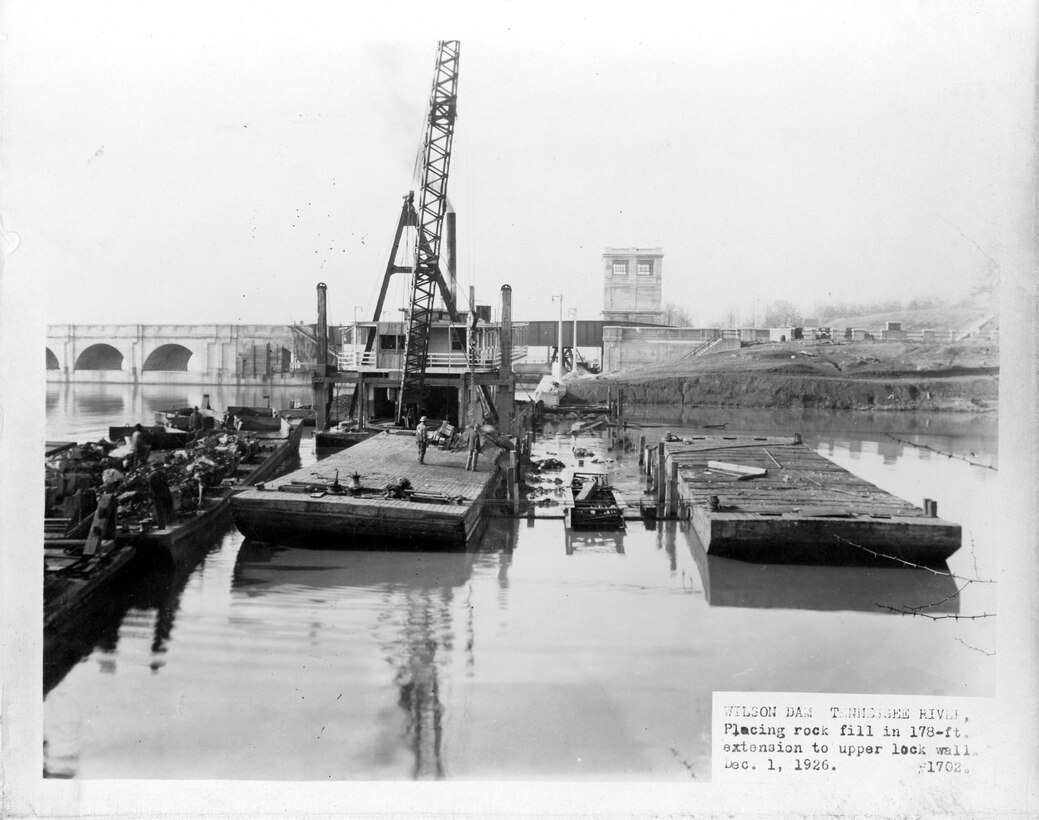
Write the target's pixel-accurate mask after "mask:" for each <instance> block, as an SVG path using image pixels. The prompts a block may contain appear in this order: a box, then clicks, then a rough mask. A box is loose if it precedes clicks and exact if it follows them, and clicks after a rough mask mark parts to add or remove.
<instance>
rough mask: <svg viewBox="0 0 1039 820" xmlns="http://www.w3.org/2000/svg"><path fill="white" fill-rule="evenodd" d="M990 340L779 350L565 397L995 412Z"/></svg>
mask: <svg viewBox="0 0 1039 820" xmlns="http://www.w3.org/2000/svg"><path fill="white" fill-rule="evenodd" d="M998 358H999V351H998V348H997V347H996V345H995V344H994V343H992V342H974V341H966V342H957V343H949V344H935V343H930V344H923V343H921V344H909V343H904V342H861V343H857V342H850V343H829V342H785V343H780V344H767V345H766V344H762V345H754V346H751V347H745V348H743V349H741V350H738V351H731V352H728V353H718V354H708V355H704V356H697V357H691V358H689V359H684V360H680V361H676V362H669V363H666V364H660V365H654V366H649V367H644V368H640V369H638V370H634V371H628V372H619V373H612V374H609V375H600V376H596V377H592V378H582V379H577V380H575V381H572V382H570V383H569V384H568V387H567V397H568V399H571V400H574V401H578V402H593V403H598V402H602V401H605V400H606V399H607V398H608V396H610V395H613V396H616V395H617V393H618V389H619V388H623V396H624V402H625V404H628V403H634V404H670V405H681V406H686V407H694V406H728V407H773V408H802V407H805V408H818V409H834V410H955V411H967V412H984V411H994V410H995V409H996V407H997V400H998V391H999V366H998Z"/></svg>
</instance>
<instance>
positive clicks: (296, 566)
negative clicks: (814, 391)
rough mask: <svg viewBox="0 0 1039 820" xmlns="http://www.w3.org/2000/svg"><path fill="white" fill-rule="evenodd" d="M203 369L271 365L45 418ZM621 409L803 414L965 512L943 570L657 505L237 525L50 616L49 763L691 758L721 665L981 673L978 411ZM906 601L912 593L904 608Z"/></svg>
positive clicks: (175, 397)
mask: <svg viewBox="0 0 1039 820" xmlns="http://www.w3.org/2000/svg"><path fill="white" fill-rule="evenodd" d="M203 391H207V392H209V393H210V396H211V401H212V404H213V407H215V408H219V407H223V406H225V405H226V404H260V403H262V402H263V401H264V399H263V394H264V392H266V391H263V390H261V389H259V388H257V389H251V390H243V391H241V392H240V393H232V392H229V391H225V390H221V389H218V388H212V389H209V388H193V387H187V388H184V387H165V386H157V385H156V386H143V387H136V388H130V387H123V386H106V385H75V386H58V385H51V386H49V388H48V392H47V438H48V439H51V440H79V441H83V440H91V439H96V438H98V437H100V436H102V435H104V434H105V433H106V432H107V428H108V425H109V424H121V423H124V422H135V421H138V420H142V419H150V418H151V411H153V410H155V409H162V408H166V407H173V406H186V405H190V404H197V403H198V401H199V398H200V396H201V393H202V392H203ZM306 393H307V391H305V390H302V391H296V392H292V391H283V393H278V392H275V393H274V394H273V395H272V396H271V402H272V404H273V405H274V406H277V407H285V406H288V402H289V400H290V399H293V398H297V399H301V400H306V399H307V398H308V397H307V395H306ZM629 419H632V420H637V421H639V422H641V423H644V424H646V425H647V427H646V429H647V430H648V431H653V430H656V429H663V428H655V427H649V426H648V425H651V424H660V425H665V426H666V427H667V428H668V429H671V430H674V431H675V432H678V433H682V432H689V431H692V430H695V431H696V432H697V433H700V434H702V433H703V432H704V430H703V426H704V425H709V424H726V425H727V427H726V432H727V433H756V434H784V435H786V434H792V433H794V432H801V433H802V434H803V435H804V438H805V441H806V443H807V444H808V445H809V446H811V447H813V448H814V449H816V450H817V451H818V452H820V453H822V454H823V455H826V456H827V457H829V458H831V459H833V460H834V461H836V462H838V463H839V464H841V465H842V466H844V467H846V468H848V469H850V470H852V471H853V472H855V473H857V474H859V475H861V476H862V477H864V478H866V479H867V480H869V481H872V482H873V483H875V484H877V485H879V486H881V487H882V488H884V489H886V490H888V491H889V492H893V493H895V494H897V495H899V496H902V497H903V498H906V499H908V500H910V501H912V502H913V503H915V504H918V505H921V504H922V501H923V498H925V497H926V498H932V499H935V500H936V501H937V502H938V511H939V514H940V515H942V516H943V517H946V518H949V519H951V520H953V521H955V522H957V523H960V524H961V525H962V526H963V533H964V536H963V547H962V548H961V549H960V551H959V552H958V553H956V555H954V556H953V558H952V559H951V560H950V562H949V569H950V570H951V571H952V573H954V574H955V575H957V576H960V577H961V579H962V580H955V581H954V580H953V579H951V578H948V577H944V576H935V575H934V574H933V573H930V572H927V571H924V570H916V569H911V568H905V567H891V568H887V567H885V568H862V567H856V568H838V567H800V566H770V565H763V564H749V563H742V562H739V561H733V560H728V559H722V558H716V557H713V556H711V557H708V556H706V555H705V554H704V552H703V549H702V547H701V546H700V545H699V542H698V541H697V539H696V536H695V535H694V534H693V533H692V531H691V530H689V529H688V527H687V525H685V524H678V523H674V522H668V523H666V524H665V525H663V526H661V527H658V528H656V529H648V528H647V527H646V526H645V525H644V524H642V523H641V522H634V521H633V522H629V526H628V529H627V532H625V533H622V534H614V533H601V534H595V533H591V534H584V535H581V536H568V535H567V533H566V531H565V530H564V527H563V522H562V521H560V520H537V521H536V522H529V523H528V522H527V521H526V520H522V521H514V520H510V519H505V518H500V519H494V520H492V522H491V524H490V526H489V528H488V531H487V533H486V535H485V536H484V538H483V539H482V542H481V544H480V545H479V547H478V549H476V550H474V551H471V552H470V553H468V554H443V553H422V552H414V553H401V552H385V553H383V552H373V551H366V552H338V551H321V550H306V549H288V548H279V547H272V546H266V545H261V544H257V543H252V542H244V541H243V538H242V536H241V535H239V534H238V533H237V532H235V531H231V532H228V533H226V534H224V535H223V536H221V537H219V538H217V539H216V540H214V541H213V542H212V543H211V544H207V545H203V546H202V547H200V549H199V551H198V556H197V560H196V561H194V562H192V563H191V565H189V566H181V567H175V568H167V569H166V570H156V571H155V572H153V573H150V574H148V575H145V576H143V577H134V578H131V579H129V580H128V582H127V583H126V584H125V585H124V586H123V587H122V588H121V589H120V590H119V592H118V594H116V595H113V596H112V598H111V599H109V600H107V601H106V602H105V604H104V606H102V607H99V611H98V612H96V613H94V614H93V615H92V617H91V618H89V619H86V620H85V621H84V623H83V624H81V627H80V629H78V630H77V632H76V634H70V635H67V636H65V637H64V644H65V645H64V647H63V649H62V652H61V653H60V658H58V659H55V658H51V659H50V661H51V662H49V663H48V666H47V669H46V670H45V675H44V677H45V686H46V688H47V690H48V691H47V692H46V694H45V703H44V748H45V751H44V763H45V774H46V775H47V776H51V777H72V778H106V779H111V778H178V779H199V778H225V779H236V778H241V779H262V780H278V779H286V780H309V781H317V780H379V779H385V780H409V779H416V778H418V779H426V778H444V779H456V780H466V779H479V780H483V779H535V780H552V779H570V780H572V779H611V780H616V779H624V778H630V779H632V780H660V781H674V782H680V781H690V780H693V779H695V780H696V781H698V782H704V781H707V780H709V779H710V771H711V760H710V735H711V721H710V710H711V693H712V692H713V691H733V690H740V691H777V690H778V691H795V692H841V693H885V694H888V693H901V694H914V695H958V696H979V697H984V696H991V695H992V694H993V692H994V687H995V680H996V668H997V655H996V621H997V620H998V619H997V618H995V617H975V616H980V615H986V616H991V615H994V614H995V613H996V611H997V590H996V587H995V585H994V584H990V583H966V581H967V579H975V580H980V581H984V580H987V579H992V578H994V577H995V576H996V571H997V563H996V562H997V552H998V546H999V544H998V537H997V536H996V533H997V532H998V522H997V521H996V520H994V517H995V513H994V510H995V507H996V505H995V503H994V502H995V493H996V475H997V473H996V472H995V471H994V470H991V469H986V468H983V467H978V466H972V465H971V464H968V463H967V462H966V461H964V460H962V459H961V458H956V457H952V458H951V457H949V456H948V455H945V454H954V455H956V456H962V457H963V458H967V459H969V460H971V461H975V462H978V463H980V464H985V465H995V464H996V419H995V418H994V417H990V416H966V415H941V416H939V415H933V414H932V415H921V414H857V413H842V412H817V411H816V412H810V413H809V412H804V413H789V412H788V413H781V412H769V411H762V410H729V409H720V408H716V409H698V410H686V411H685V415H684V416H683V415H682V414H681V412H680V411H679V410H677V409H676V410H675V411H674V412H672V413H667V412H661V409H660V408H657V409H655V410H654V411H653V412H652V413H649V412H644V413H642V414H641V415H640V416H639V417H636V416H635V415H633V414H629ZM898 439H901V440H902V441H901V442H900V441H898ZM906 442H913V443H915V444H918V445H927V446H928V447H930V448H932V449H925V448H923V447H919V446H913V445H912V444H909V443H906ZM624 458H625V456H624V455H623V454H620V453H618V454H617V459H618V463H619V467H620V468H621V469H623V468H624V467H625V465H624ZM301 459H302V460H303V462H304V463H306V462H307V461H312V460H313V459H314V453H313V444H312V440H304V443H303V445H302V446H301ZM628 468H629V469H630V465H628ZM959 590H961V591H959ZM958 591H959V592H958ZM928 604H931V605H932V606H930V607H926V606H925V605H928ZM914 607H925V608H924V609H922V610H921V611H922V612H925V613H928V614H929V615H930V616H931V617H925V616H923V615H918V616H914V615H912V614H903V613H905V612H907V611H910V610H912V608H914ZM949 616H959V617H949Z"/></svg>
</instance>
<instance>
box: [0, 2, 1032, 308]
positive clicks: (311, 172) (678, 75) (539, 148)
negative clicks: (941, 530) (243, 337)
mask: <svg viewBox="0 0 1039 820" xmlns="http://www.w3.org/2000/svg"><path fill="white" fill-rule="evenodd" d="M375 5H376V4H366V6H375ZM301 6H302V8H303V9H304V10H302V11H301V10H300V7H301ZM1023 8H1025V6H1024V5H1023V4H1021V5H1017V4H1009V5H1008V4H1000V3H996V4H991V3H989V4H984V5H981V4H978V5H972V4H968V3H956V2H919V3H909V2H897V3H883V2H872V3H862V2H855V3H833V2H819V3H746V2H745V3H724V4H723V3H712V4H709V5H701V6H698V5H696V4H692V5H690V6H688V7H687V6H685V5H679V4H656V3H652V2H647V3H638V4H635V3H625V4H623V5H621V4H610V3H594V4H574V5H573V6H570V5H564V4H562V3H558V2H557V3H548V4H542V5H538V4H534V3H519V2H509V3H487V4H480V5H477V4H464V5H462V6H459V5H457V4H456V5H453V6H448V5H446V4H440V3H423V4H409V3H404V2H395V3H387V4H381V7H380V8H378V9H375V8H365V9H364V10H363V11H362V10H361V9H359V8H358V7H357V6H356V5H355V4H345V3H330V4H327V5H324V4H317V3H309V4H305V5H304V4H295V3H276V4H275V3H262V2H248V3H227V2H206V3H184V2H181V3H119V2H108V3H70V4H56V3H46V2H36V1H34V0H7V2H5V3H4V6H3V32H4V41H3V52H2V59H3V72H4V85H3V95H4V96H3V100H2V104H3V112H4V118H3V142H2V151H3V156H2V159H3V173H4V176H5V179H6V184H5V185H4V193H3V203H2V214H3V220H4V224H5V227H6V229H7V230H9V231H14V232H16V233H17V234H18V235H19V237H20V240H21V242H20V246H19V248H18V250H17V251H16V252H15V254H14V255H13V256H11V257H10V258H9V259H8V267H7V270H8V272H9V273H10V275H18V276H30V277H34V278H38V279H39V280H40V281H44V282H46V293H47V297H48V299H49V302H48V306H47V318H48V321H49V322H51V323H64V322H70V323H72V322H75V323H93V322H121V323H135V322H140V323H161V322H192V323H230V322H288V321H299V320H304V321H313V320H314V316H315V296H314V286H315V285H316V283H317V282H319V281H324V282H326V283H328V286H329V310H330V317H329V318H330V321H332V322H333V323H348V322H351V321H353V319H354V315H355V307H357V308H359V310H358V311H357V313H358V314H359V315H361V316H363V317H366V318H367V317H370V313H371V310H372V308H373V307H374V303H375V297H376V295H377V293H378V288H379V285H380V282H381V278H382V273H383V269H384V267H385V265H386V261H387V254H388V251H389V247H390V243H391V240H392V237H393V231H394V228H395V225H396V220H397V216H398V213H399V210H400V203H401V198H402V196H403V195H404V194H406V193H407V192H408V190H409V189H412V188H415V187H416V182H415V180H414V176H413V171H414V166H415V160H416V155H417V153H418V152H419V150H420V148H421V139H422V125H423V118H424V116H425V110H426V106H427V102H428V96H429V90H430V84H431V81H432V76H433V67H434V58H435V53H436V42H437V40H438V39H443V38H451V39H459V40H461V60H460V79H459V119H458V122H457V127H456V138H455V150H454V158H453V163H452V168H451V175H450V181H449V185H448V190H449V196H450V199H451V201H452V204H453V206H454V208H455V209H456V210H457V212H458V226H459V243H458V244H459V279H460V282H461V284H462V285H463V286H466V285H468V284H470V283H472V284H474V285H475V286H476V289H477V294H478V301H479V302H481V303H493V304H497V298H498V291H499V289H500V287H501V285H502V284H504V283H509V284H511V285H512V287H513V292H514V295H515V310H514V313H515V316H516V317H517V318H518V319H544V318H552V317H554V316H556V315H558V305H557V304H553V303H552V301H551V298H550V297H551V295H552V294H555V293H562V294H563V295H564V303H565V305H566V307H575V306H576V307H577V308H578V310H579V315H580V317H581V318H589V319H592V318H598V315H599V311H601V309H602V273H601V267H602V266H601V255H602V251H603V250H604V248H606V247H610V246H621V247H623V246H632V245H636V246H643V247H661V248H663V251H664V268H663V270H664V299H665V301H667V302H674V303H676V304H678V305H680V306H682V307H683V308H685V309H686V310H687V311H688V312H689V313H690V314H691V315H692V317H693V319H694V321H695V322H696V323H698V324H714V323H716V322H717V321H718V320H720V319H721V318H722V317H724V316H726V315H727V313H728V312H729V310H730V309H731V308H733V307H736V308H738V309H739V310H740V312H741V314H742V319H743V321H744V323H748V322H749V321H750V318H751V316H752V314H753V311H754V308H755V306H757V309H758V311H759V312H760V311H763V309H764V305H765V304H766V303H768V302H770V301H773V300H776V299H787V300H790V301H793V302H794V303H795V304H798V305H799V306H801V307H802V308H803V309H804V310H806V311H810V310H811V309H812V307H813V306H814V305H815V304H817V303H819V302H821V301H833V300H838V299H844V300H853V301H859V300H874V299H886V298H901V299H909V298H912V297H914V296H930V295H941V296H946V297H950V298H957V297H960V296H963V295H965V294H966V293H967V292H968V291H969V290H970V286H971V284H972V283H973V281H974V280H975V278H976V277H977V276H978V275H979V273H980V272H982V271H983V270H985V267H986V265H991V264H994V263H996V264H998V262H999V260H1000V257H1001V249H1002V248H1003V247H1004V245H1005V243H1006V242H1007V241H1009V240H1008V236H1009V233H1008V231H1007V227H1006V225H1005V222H1006V216H1007V215H1006V213H1005V210H1006V202H1007V201H1008V194H1009V191H1010V190H1011V189H1012V188H1013V187H1014V186H1015V185H1019V184H1020V175H1021V173H1022V170H1023V169H1022V167H1021V165H1020V164H1019V159H1020V157H1021V155H1022V152H1021V151H1020V150H1019V147H1020V145H1021V143H1022V140H1024V141H1025V142H1026V143H1027V141H1028V140H1030V135H1029V134H1028V133H1026V131H1025V130H1024V129H1026V128H1027V127H1028V125H1029V122H1028V120H1027V114H1028V110H1029V106H1030V103H1031V85H1030V84H1031V80H1032V71H1033V66H1032V65H1031V63H1030V62H1029V61H1028V60H1027V59H1024V58H1026V57H1027V55H1028V54H1029V53H1030V49H1029V48H1028V47H1026V44H1027V43H1028V42H1029V41H1030V39H1031V38H1033V37H1034V35H1035V32H1034V31H1033V30H1032V27H1031V24H1030V21H1031V14H1030V13H1029V14H1024V13H1022V9H1023ZM1019 55H1020V56H1019ZM397 279H398V280H399V279H401V277H397ZM391 295H392V297H393V298H394V299H395V303H400V302H402V300H403V297H404V289H403V286H402V283H401V282H399V281H398V282H396V283H395V286H394V288H393V289H391Z"/></svg>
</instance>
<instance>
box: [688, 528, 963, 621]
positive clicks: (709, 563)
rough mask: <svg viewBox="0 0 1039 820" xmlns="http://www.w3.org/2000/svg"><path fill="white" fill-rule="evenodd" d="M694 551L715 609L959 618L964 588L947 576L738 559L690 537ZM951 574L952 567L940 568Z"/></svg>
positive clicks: (923, 571) (906, 569) (903, 569)
mask: <svg viewBox="0 0 1039 820" xmlns="http://www.w3.org/2000/svg"><path fill="white" fill-rule="evenodd" d="M689 551H690V553H691V554H692V556H693V559H694V560H695V562H696V567H697V569H698V570H699V572H700V579H701V581H702V582H703V588H704V592H705V596H706V599H707V603H708V604H710V605H711V606H733V607H751V608H756V609H808V610H819V611H839V610H851V611H858V612H876V613H880V614H884V613H887V614H914V613H917V612H919V613H924V614H930V615H939V614H941V615H949V614H957V613H958V612H959V611H960V599H959V595H958V594H957V590H958V589H959V587H958V586H957V584H956V581H955V579H953V578H952V577H950V576H949V575H947V574H935V573H934V572H930V571H928V570H926V569H917V568H913V567H906V566H820V565H805V564H776V563H758V562H751V561H739V560H736V559H734V558H724V557H720V556H716V555H708V554H707V553H706V552H705V551H704V548H703V546H702V545H701V544H700V541H699V539H697V538H696V536H695V535H694V534H692V533H690V534H689ZM935 569H939V570H940V571H941V572H945V573H947V572H948V567H946V566H944V565H942V566H941V567H936V568H935Z"/></svg>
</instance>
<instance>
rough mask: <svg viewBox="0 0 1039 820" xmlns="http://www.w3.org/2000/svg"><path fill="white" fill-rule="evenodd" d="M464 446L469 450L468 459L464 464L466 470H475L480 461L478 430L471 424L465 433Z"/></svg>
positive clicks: (474, 424)
mask: <svg viewBox="0 0 1039 820" xmlns="http://www.w3.org/2000/svg"><path fill="white" fill-rule="evenodd" d="M466 445H467V449H468V450H469V458H468V459H467V460H466V462H465V469H466V470H473V471H475V470H476V464H477V462H478V461H479V460H480V428H479V427H477V426H476V423H475V422H473V423H472V424H470V425H469V429H468V431H467V432H466Z"/></svg>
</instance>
